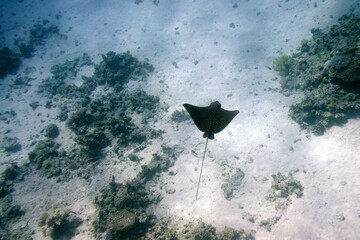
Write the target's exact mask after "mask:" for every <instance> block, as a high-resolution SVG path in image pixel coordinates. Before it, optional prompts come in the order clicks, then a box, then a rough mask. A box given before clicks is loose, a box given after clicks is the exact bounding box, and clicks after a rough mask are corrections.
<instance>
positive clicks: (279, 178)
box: [267, 172, 304, 201]
mask: <svg viewBox="0 0 360 240" xmlns="http://www.w3.org/2000/svg"><path fill="white" fill-rule="evenodd" d="M272 178H273V181H272V183H271V193H270V195H269V196H268V197H267V199H268V200H271V201H274V200H275V199H276V198H288V197H290V196H291V195H293V194H295V195H296V197H297V198H300V197H302V195H303V190H304V187H303V186H302V185H301V183H300V182H299V181H297V180H295V179H294V178H293V175H292V174H291V173H290V174H288V175H287V176H285V175H283V174H281V173H280V172H279V173H277V174H276V175H275V174H274V175H272Z"/></svg>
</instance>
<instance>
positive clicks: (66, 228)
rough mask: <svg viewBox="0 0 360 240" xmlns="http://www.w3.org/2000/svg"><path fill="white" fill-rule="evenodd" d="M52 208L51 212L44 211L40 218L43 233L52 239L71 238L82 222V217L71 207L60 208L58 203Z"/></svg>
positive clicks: (39, 223)
mask: <svg viewBox="0 0 360 240" xmlns="http://www.w3.org/2000/svg"><path fill="white" fill-rule="evenodd" d="M51 210H52V211H51V213H50V214H49V213H47V212H44V213H43V214H42V215H41V216H40V217H39V219H38V226H39V227H42V229H41V230H42V232H43V235H44V236H45V237H46V236H49V237H51V239H71V238H72V237H73V236H74V235H75V230H76V228H77V227H78V226H79V225H81V224H82V220H81V218H79V217H78V216H77V215H76V213H75V212H73V211H71V210H70V209H69V208H65V209H60V208H59V206H58V205H54V206H53V207H52V209H51Z"/></svg>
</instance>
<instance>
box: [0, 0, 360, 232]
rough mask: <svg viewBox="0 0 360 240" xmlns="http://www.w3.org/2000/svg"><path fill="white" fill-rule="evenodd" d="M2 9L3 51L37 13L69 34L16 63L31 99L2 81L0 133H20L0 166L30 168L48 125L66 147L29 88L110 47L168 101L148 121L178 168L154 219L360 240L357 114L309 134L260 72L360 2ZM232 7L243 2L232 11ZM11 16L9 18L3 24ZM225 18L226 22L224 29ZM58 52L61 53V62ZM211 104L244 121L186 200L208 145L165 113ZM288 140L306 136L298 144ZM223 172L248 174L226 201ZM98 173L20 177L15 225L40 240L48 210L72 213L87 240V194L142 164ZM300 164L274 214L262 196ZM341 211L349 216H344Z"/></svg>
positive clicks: (67, 136) (113, 164) (107, 164)
mask: <svg viewBox="0 0 360 240" xmlns="http://www.w3.org/2000/svg"><path fill="white" fill-rule="evenodd" d="M3 2H4V3H2V4H0V13H1V17H2V31H3V33H5V34H6V41H5V43H6V44H7V45H8V46H10V47H11V46H12V43H13V39H14V38H16V36H15V34H18V36H26V35H23V29H22V27H23V26H27V31H28V30H29V28H30V27H31V26H32V25H33V24H35V23H36V19H37V17H38V16H42V19H49V20H50V22H51V23H54V24H56V25H57V26H59V28H60V31H61V33H64V34H66V35H67V36H68V39H67V40H63V39H60V38H59V39H58V38H56V37H55V38H51V39H50V40H49V41H47V44H46V45H45V47H42V48H40V49H39V50H38V52H37V54H36V56H35V57H34V58H32V59H30V60H26V61H25V62H24V63H23V65H22V67H21V69H20V72H21V71H22V70H23V69H24V68H25V67H29V66H35V67H36V71H35V72H34V73H33V74H32V75H31V76H33V77H35V78H36V80H34V81H32V82H31V84H32V85H33V86H32V87H31V88H30V89H29V91H28V92H26V93H23V92H22V90H11V89H10V87H6V86H7V83H9V81H10V79H11V78H13V76H8V77H7V78H6V79H5V80H4V84H3V85H2V86H5V87H2V89H0V91H1V94H0V96H1V98H0V100H1V103H0V107H1V109H0V110H1V111H4V110H9V109H14V110H15V111H16V113H17V116H16V120H15V121H13V122H11V124H9V125H6V124H4V123H3V122H0V127H1V134H3V132H4V130H5V129H10V130H12V132H11V134H12V135H11V136H13V137H17V138H19V142H20V143H21V144H22V146H23V148H22V151H20V152H18V153H15V154H12V155H10V156H7V155H5V154H4V153H1V155H0V157H1V161H2V163H4V164H3V165H2V166H1V169H2V170H3V169H5V167H6V165H7V164H9V163H10V162H12V161H16V162H18V163H19V164H22V163H25V162H27V161H28V160H27V153H28V152H29V151H30V150H32V149H33V146H30V143H31V142H32V141H33V140H35V139H36V138H35V137H34V136H35V135H37V134H40V131H41V130H42V129H43V128H44V127H45V126H46V125H47V124H48V123H51V122H56V123H57V124H58V126H60V131H61V136H60V137H59V139H57V141H58V142H60V143H62V144H63V146H68V145H70V144H71V143H72V139H71V137H72V136H74V134H73V133H72V132H71V131H70V130H68V129H66V127H65V126H64V124H63V123H58V122H57V120H55V117H56V116H57V114H58V112H57V109H53V110H50V111H49V110H48V109H45V108H44V107H43V106H44V104H45V102H46V98H43V97H39V95H38V94H37V93H36V89H37V85H38V84H39V83H40V82H41V80H42V79H44V78H45V77H46V76H49V75H50V67H51V66H52V65H54V64H57V63H62V62H64V61H65V60H66V59H70V60H71V59H73V58H74V57H77V56H81V55H82V53H83V52H87V53H88V54H89V55H90V56H91V57H92V58H93V60H94V61H95V62H96V63H98V62H99V61H100V60H101V54H105V53H106V52H108V51H115V52H124V51H127V50H129V51H130V52H131V54H133V55H134V56H136V57H138V58H140V59H144V58H149V60H150V62H151V63H152V64H153V65H154V67H155V72H154V73H153V74H151V75H150V77H149V79H148V81H147V82H146V83H142V84H141V85H140V86H141V87H143V88H144V89H145V90H146V91H147V92H148V93H150V94H154V95H157V96H159V97H160V98H161V101H164V102H166V103H167V104H169V106H170V108H169V112H168V113H165V114H164V117H163V118H162V119H161V121H160V122H157V123H156V124H155V126H156V127H157V128H161V129H165V130H166V134H164V142H165V143H167V144H168V145H174V144H178V145H179V146H180V147H183V148H184V152H183V153H182V154H181V155H180V156H179V158H178V160H177V161H176V163H175V166H173V167H172V168H171V170H173V171H174V172H176V173H177V174H176V175H175V176H169V175H168V173H164V174H163V175H162V177H161V181H160V182H159V183H157V184H156V185H155V186H154V189H159V187H160V185H162V184H165V185H166V187H168V188H172V189H175V190H176V192H175V193H174V194H166V193H165V191H164V190H161V191H162V193H163V196H164V198H163V200H162V201H161V202H160V203H159V204H158V205H156V206H153V207H152V209H153V210H154V212H155V213H156V215H157V216H159V217H163V216H170V217H172V218H173V219H174V221H177V220H178V221H180V222H181V221H192V220H195V219H201V220H203V221H204V222H206V223H209V224H212V225H213V226H215V227H217V228H218V229H219V230H221V229H222V228H223V227H225V226H228V227H233V228H235V229H240V228H242V229H245V230H246V231H250V230H256V234H255V237H256V238H257V239H358V236H360V229H359V227H358V226H359V224H360V217H359V214H360V205H359V203H360V180H359V176H360V157H359V156H360V133H359V129H360V120H359V119H352V120H350V121H349V122H348V123H347V124H345V125H344V126H342V127H333V128H331V129H330V130H328V131H327V132H326V133H325V134H324V135H323V136H320V137H319V136H314V135H312V134H308V133H306V132H305V131H301V130H300V128H299V126H298V125H297V124H296V123H295V122H294V121H292V120H291V119H290V118H289V117H288V107H289V106H290V105H291V104H293V103H294V102H297V101H299V99H300V98H301V94H298V96H297V95H292V96H290V97H285V96H283V95H282V94H280V93H278V92H277V91H267V90H266V89H268V88H272V89H274V90H276V89H279V88H280V85H279V82H278V81H273V80H272V79H274V78H275V77H278V76H277V74H276V73H275V72H274V71H272V70H269V69H268V68H266V66H270V67H272V62H273V60H274V59H275V58H276V57H277V56H279V55H280V54H281V53H288V54H289V53H291V52H293V51H296V47H298V46H299V43H300V41H301V40H302V39H304V38H310V37H311V33H310V30H311V28H314V27H320V28H322V29H328V28H329V26H331V25H333V24H335V23H336V21H337V18H338V17H340V16H341V15H342V14H344V13H349V9H350V7H354V8H357V9H359V2H358V1H356V0H353V1H350V0H348V1H337V0H322V1H321V0H319V1H293V0H290V1H272V0H267V1H264V0H250V1H244V0H241V1H214V0H213V1H205V0H202V1H201V0H198V1H196V0H193V1H190V0H184V1H166V0H161V1H160V4H159V6H158V7H156V6H155V5H154V4H153V3H152V1H150V0H145V2H144V3H142V4H140V5H135V4H134V2H133V1H124V0H121V1H84V0H81V1H80V0H75V1H74V0H73V1H35V0H34V1H24V2H23V3H19V2H18V1H15V0H6V1H3ZM89 2H96V3H89ZM315 2H316V3H317V7H314V4H315ZM234 3H237V5H238V8H233V4H234ZM280 5H281V7H280ZM5 6H6V7H5ZM12 12H15V13H16V16H11V13H12ZM57 13H59V14H60V15H61V16H62V18H60V19H59V20H55V17H54V16H55V14H57ZM330 16H332V17H330ZM231 23H234V25H235V28H231V27H229V25H230V24H231ZM14 26H15V27H14ZM69 27H71V29H70V30H69ZM75 41H78V46H76V44H75ZM60 50H64V51H65V53H64V54H60ZM195 61H198V64H197V65H195V64H194V62H195ZM173 62H176V63H177V65H178V68H175V67H174V66H173V64H172V63H173ZM89 71H90V73H91V70H89ZM40 72H43V73H42V74H41V73H40ZM160 81H163V83H160ZM130 85H132V83H130ZM132 86H133V85H132ZM265 90H266V91H265ZM6 93H11V98H9V99H5V98H4V96H5V94H6ZM34 100H36V101H39V102H40V104H41V105H42V106H41V107H39V108H38V109H36V110H35V111H33V110H32V109H31V108H30V107H29V106H28V104H29V103H30V102H31V101H34ZM214 100H218V101H219V102H220V103H222V106H223V107H224V108H225V109H230V110H232V109H238V110H240V114H239V115H238V116H237V117H236V118H235V119H234V120H233V122H232V123H231V124H230V125H229V126H228V127H227V128H226V129H225V130H224V131H223V132H221V133H220V134H217V135H216V139H215V140H214V141H209V145H208V153H207V156H206V160H205V166H204V170H203V178H202V182H201V187H200V192H199V200H198V201H195V193H196V182H197V179H198V174H199V171H194V169H195V168H196V167H199V166H200V158H201V156H202V153H203V152H202V151H203V147H204V144H200V145H198V144H199V143H202V142H204V139H202V137H201V133H200V132H199V131H198V130H197V129H196V127H195V126H194V125H192V124H189V123H186V124H185V123H182V124H178V125H177V124H175V123H173V122H171V121H170V118H169V117H170V114H171V113H172V112H173V111H175V110H177V109H181V108H182V106H181V105H182V104H183V103H184V102H188V103H191V104H195V105H208V104H209V103H210V102H211V101H214ZM41 120H43V122H41ZM268 134H269V135H270V138H269V137H268ZM307 134H308V135H307ZM297 139H301V141H297V142H296V143H294V140H297ZM161 143H162V142H159V141H155V142H154V144H153V145H152V146H150V147H149V148H148V149H146V150H144V152H143V153H141V156H142V157H144V160H143V162H142V164H144V163H146V162H148V161H149V160H150V159H151V155H152V153H155V152H157V151H159V149H160V144H161ZM290 147H293V149H294V150H293V151H291V150H290ZM192 150H194V151H195V152H196V153H197V155H198V157H196V156H194V155H193V154H192V153H191V151H192ZM250 159H253V161H250ZM224 165H225V166H228V167H236V168H241V169H242V171H243V172H244V173H245V178H244V181H243V184H242V185H241V186H240V187H239V189H238V190H239V191H238V192H237V193H236V194H235V197H234V198H233V199H232V200H231V201H228V200H226V199H225V198H224V195H223V192H222V190H221V188H220V186H221V184H222V183H223V182H224V180H225V179H224V177H223V175H222V174H223V173H224V172H223V170H222V166H224ZM98 169H99V174H98V175H95V176H93V177H92V182H91V183H88V182H85V181H84V180H76V179H75V180H71V181H70V182H66V183H61V184H56V183H55V181H54V179H46V181H44V179H41V178H39V177H38V176H36V175H35V176H29V177H27V178H26V184H19V186H20V187H18V188H17V189H16V191H15V192H14V193H13V196H14V199H15V201H16V202H17V203H19V204H21V205H23V206H24V208H25V209H26V210H27V212H26V215H25V217H24V218H26V219H27V220H30V221H29V226H30V227H32V228H34V229H35V230H36V235H35V239H41V238H42V235H41V232H40V230H39V228H37V227H36V219H37V217H38V216H39V215H40V214H41V213H42V211H44V210H48V209H49V208H50V207H51V205H52V204H53V203H60V204H62V205H64V206H65V205H67V206H69V207H71V208H72V209H73V210H74V211H75V212H79V213H80V214H81V216H82V217H83V218H84V219H87V217H89V218H88V220H87V221H85V223H84V224H83V226H81V228H80V229H81V232H80V234H79V235H77V236H76V237H75V238H74V239H91V233H90V232H89V229H91V225H90V222H91V217H94V215H93V213H94V206H93V205H92V204H91V201H92V199H93V197H94V196H95V195H96V194H97V193H98V191H99V189H101V187H102V186H105V185H107V184H108V182H109V181H110V179H111V176H112V175H115V176H116V180H117V181H119V182H122V181H124V180H126V179H129V178H131V176H135V174H136V172H137V171H139V170H140V165H136V164H134V163H130V164H124V163H123V162H120V161H118V159H116V156H112V155H111V154H109V155H108V157H107V158H106V159H103V160H102V162H101V163H100V164H99V166H98ZM296 169H299V172H297V173H295V174H294V177H295V179H297V180H299V181H300V182H301V183H302V185H303V186H304V188H305V189H304V196H303V197H302V198H299V199H297V198H296V197H294V196H292V202H291V204H290V205H289V206H288V208H287V209H286V210H283V211H279V210H275V203H272V202H269V201H267V200H266V199H265V197H266V196H267V195H268V190H269V189H270V186H271V180H272V177H271V175H272V174H276V173H277V172H281V173H283V174H287V173H289V172H291V171H294V170H296ZM264 178H267V179H268V180H267V181H265V180H264ZM246 214H251V215H254V216H255V219H256V221H255V223H251V222H249V221H248V220H247V219H246V218H245V219H243V216H245V215H246ZM280 215H281V219H280V220H279V222H278V223H277V224H275V225H274V226H273V227H272V231H271V232H268V231H267V230H266V229H264V228H262V227H259V223H260V222H261V221H262V220H266V219H267V218H274V217H276V216H280ZM339 216H344V217H345V220H344V221H341V220H339V218H340V217H339ZM24 221H25V220H24ZM22 224H24V222H22Z"/></svg>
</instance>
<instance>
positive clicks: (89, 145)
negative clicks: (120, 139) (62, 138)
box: [75, 128, 110, 157]
mask: <svg viewBox="0 0 360 240" xmlns="http://www.w3.org/2000/svg"><path fill="white" fill-rule="evenodd" d="M75 142H77V143H79V144H81V145H82V146H84V148H85V150H86V151H87V152H88V153H89V154H90V155H91V156H94V157H96V156H97V155H98V154H99V153H100V151H101V149H103V148H105V147H106V146H108V145H109V144H110V140H109V139H108V138H107V137H106V135H105V133H104V132H103V131H102V130H100V129H98V128H95V129H94V130H93V131H91V132H88V133H86V134H84V135H80V136H78V137H76V138H75Z"/></svg>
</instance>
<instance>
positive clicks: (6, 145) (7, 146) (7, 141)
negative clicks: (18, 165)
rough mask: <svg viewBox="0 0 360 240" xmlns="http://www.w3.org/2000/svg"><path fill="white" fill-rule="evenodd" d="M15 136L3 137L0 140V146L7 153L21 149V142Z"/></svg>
mask: <svg viewBox="0 0 360 240" xmlns="http://www.w3.org/2000/svg"><path fill="white" fill-rule="evenodd" d="M18 140H19V139H18V138H16V137H7V136H6V137H4V138H3V139H2V140H1V148H3V149H4V151H5V152H7V153H15V152H18V151H20V150H21V144H20V143H19V142H18Z"/></svg>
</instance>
